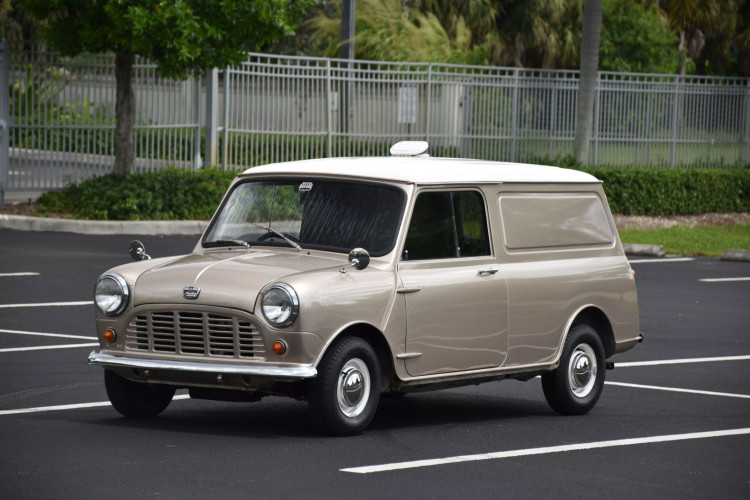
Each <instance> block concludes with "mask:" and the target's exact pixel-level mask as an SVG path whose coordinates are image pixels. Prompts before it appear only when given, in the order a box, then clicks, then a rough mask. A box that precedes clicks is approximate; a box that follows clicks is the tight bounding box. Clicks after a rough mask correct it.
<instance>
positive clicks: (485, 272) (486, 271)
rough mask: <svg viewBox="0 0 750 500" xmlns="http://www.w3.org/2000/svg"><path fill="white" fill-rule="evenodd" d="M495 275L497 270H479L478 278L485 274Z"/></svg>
mask: <svg viewBox="0 0 750 500" xmlns="http://www.w3.org/2000/svg"><path fill="white" fill-rule="evenodd" d="M495 273H497V269H495V268H493V267H491V268H489V269H480V270H479V273H478V274H479V276H485V275H487V274H495Z"/></svg>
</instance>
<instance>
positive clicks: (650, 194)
mask: <svg viewBox="0 0 750 500" xmlns="http://www.w3.org/2000/svg"><path fill="white" fill-rule="evenodd" d="M579 170H583V171H585V172H588V173H590V174H591V175H593V176H595V177H597V178H598V179H600V180H601V181H602V182H603V183H604V192H605V193H606V194H607V199H608V200H609V204H610V207H611V208H612V212H615V213H621V214H625V215H679V214H686V215H687V214H701V213H707V212H748V211H750V168H735V169H704V168H613V167H588V168H580V169H579Z"/></svg>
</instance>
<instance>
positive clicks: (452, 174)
mask: <svg viewBox="0 0 750 500" xmlns="http://www.w3.org/2000/svg"><path fill="white" fill-rule="evenodd" d="M242 175H243V176H252V177H254V176H260V175H262V176H274V175H295V176H305V175H310V176H313V175H315V176H319V175H322V176H331V177H347V178H359V179H369V180H380V181H395V182H403V183H413V184H495V183H598V182H600V181H599V180H598V179H597V178H596V177H594V176H592V175H589V174H587V173H584V172H580V171H578V170H571V169H565V168H558V167H547V166H542V165H532V164H527V163H509V162H494V161H484V160H467V159H461V158H435V157H428V156H386V157H359V158H320V159H316V160H301V161H292V162H284V163H273V164H270V165H264V166H261V167H253V168H249V169H247V170H245V171H244V172H243V174H242Z"/></svg>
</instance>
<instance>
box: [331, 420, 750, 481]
mask: <svg viewBox="0 0 750 500" xmlns="http://www.w3.org/2000/svg"><path fill="white" fill-rule="evenodd" d="M747 434H750V428H744V429H728V430H723V431H710V432H691V433H688V434H669V435H665V436H651V437H643V438H632V439H616V440H612V441H594V442H590V443H579V444H565V445H560V446H545V447H542V448H526V449H522V450H510V451H498V452H494V453H479V454H476V455H459V456H455V457H445V458H434V459H427V460H414V461H412V462H396V463H392V464H383V465H368V466H364V467H350V468H346V469H340V470H341V472H353V473H356V474H371V473H373V472H388V471H393V470H401V469H416V468H419V467H432V466H435V465H446V464H456V463H463V462H478V461H480V460H496V459H500V458H515V457H528V456H532V455H548V454H551V453H562V452H566V451H580V450H595V449H600V448H615V447H620V446H633V445H640V444H653V443H668V442H674V441H687V440H691V439H708V438H718V437H726V436H742V435H747Z"/></svg>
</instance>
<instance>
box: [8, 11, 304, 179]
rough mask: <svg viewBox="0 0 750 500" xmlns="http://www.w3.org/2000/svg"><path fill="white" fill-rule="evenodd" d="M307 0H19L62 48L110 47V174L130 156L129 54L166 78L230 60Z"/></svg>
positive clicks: (69, 51) (122, 169) (284, 30)
mask: <svg viewBox="0 0 750 500" xmlns="http://www.w3.org/2000/svg"><path fill="white" fill-rule="evenodd" d="M310 2H311V0H252V1H247V0H22V6H23V7H24V9H25V10H26V11H28V12H29V13H31V15H33V16H34V17H35V18H36V19H37V20H39V21H40V23H41V26H42V29H41V33H42V36H43V37H44V38H45V40H46V41H47V42H49V44H50V45H51V46H52V48H54V49H56V50H58V51H60V52H61V53H62V54H64V55H69V56H75V55H77V54H80V53H82V52H94V53H97V52H113V53H114V54H115V79H116V81H117V91H116V103H115V115H116V118H117V122H116V126H115V165H114V172H115V173H116V174H125V173H127V172H129V171H130V169H131V168H132V165H133V162H134V149H133V126H134V124H135V104H134V102H135V101H134V99H135V98H134V94H133V88H132V74H133V64H134V62H135V56H143V57H147V58H148V59H150V60H151V61H153V62H155V63H156V64H157V65H158V67H159V70H160V72H161V73H162V74H163V75H165V76H169V77H174V78H185V77H187V76H188V75H189V74H191V73H201V72H202V71H203V70H205V69H206V68H211V67H217V66H218V67H223V66H227V65H230V64H237V63H239V62H240V61H242V60H243V58H244V57H245V55H244V53H243V50H248V49H251V50H258V49H260V48H261V47H263V46H264V45H266V44H268V43H270V42H272V41H274V40H276V39H278V38H279V37H281V36H283V35H290V34H292V33H293V32H294V26H295V22H296V20H297V18H298V17H299V16H300V15H301V14H302V12H303V11H304V9H305V8H306V7H307V6H308V4H309V3H310Z"/></svg>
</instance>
